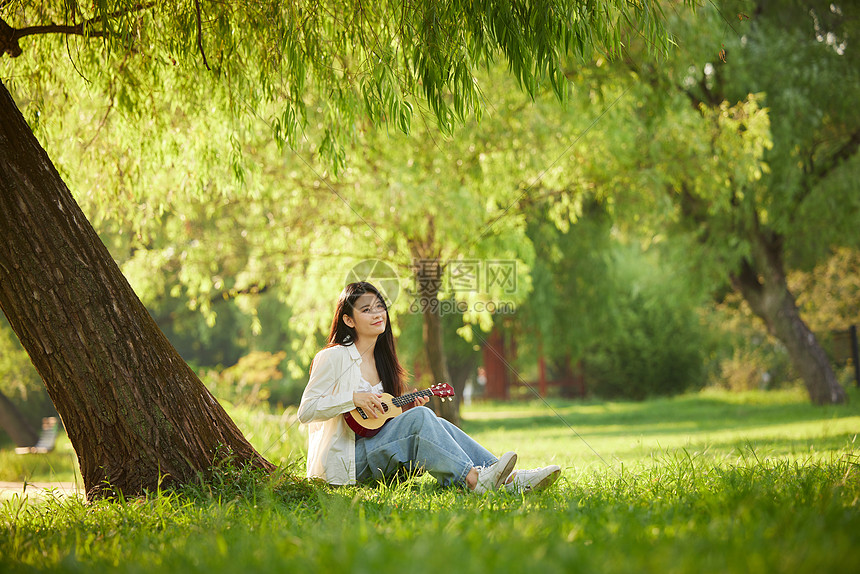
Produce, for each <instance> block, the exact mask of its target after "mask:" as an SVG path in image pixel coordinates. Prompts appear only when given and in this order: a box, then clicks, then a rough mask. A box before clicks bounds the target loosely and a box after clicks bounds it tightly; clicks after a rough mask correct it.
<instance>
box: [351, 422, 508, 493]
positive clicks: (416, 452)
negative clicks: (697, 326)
mask: <svg viewBox="0 0 860 574" xmlns="http://www.w3.org/2000/svg"><path fill="white" fill-rule="evenodd" d="M497 460H498V459H497V458H496V457H495V456H493V455H492V454H491V453H490V452H489V451H488V450H487V449H485V448H484V447H482V446H481V445H480V444H478V443H477V442H475V441H474V440H473V439H472V438H471V437H469V435H467V434H466V433H464V432H463V431H461V430H460V429H459V428H457V427H456V426H455V425H453V424H451V423H450V422H448V421H446V420H445V419H442V418H439V417H437V416H436V414H435V413H434V412H433V411H431V410H430V409H428V408H427V407H413V408H411V409H409V410H408V411H406V412H404V413H403V414H401V415H400V416H398V417H395V418H393V419H391V420H390V421H388V422H387V423H386V424H385V426H383V427H382V429H381V430H380V431H379V432H378V433H377V434H376V435H375V436H372V437H367V438H356V440H355V477H356V481H357V482H367V481H369V480H371V479H376V480H382V479H385V478H391V477H393V476H395V474H397V471H399V470H400V469H401V468H407V469H412V470H417V469H424V470H426V471H427V472H429V473H430V475H431V476H433V477H434V478H435V479H436V480H438V481H439V484H440V485H441V486H450V485H452V484H459V485H465V483H466V475H467V474H469V471H470V470H472V468H473V467H475V466H489V465H491V464H493V463H494V462H496V461H497Z"/></svg>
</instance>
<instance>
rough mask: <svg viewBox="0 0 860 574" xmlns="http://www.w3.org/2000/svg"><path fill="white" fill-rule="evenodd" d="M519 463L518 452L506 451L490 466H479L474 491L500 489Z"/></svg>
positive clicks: (483, 491)
mask: <svg viewBox="0 0 860 574" xmlns="http://www.w3.org/2000/svg"><path fill="white" fill-rule="evenodd" d="M515 464H517V453H515V452H506V453H505V454H503V455H502V456H500V457H499V460H497V461H496V462H494V463H493V464H491V465H490V466H479V467H477V468H478V481H477V483H475V488H474V491H473V492H474V493H475V494H483V493H485V492H489V491H491V490H498V489H499V487H500V486H501V485H502V483H504V482H505V480H507V478H508V477H509V476H510V475H511V471H512V470H514V465H515Z"/></svg>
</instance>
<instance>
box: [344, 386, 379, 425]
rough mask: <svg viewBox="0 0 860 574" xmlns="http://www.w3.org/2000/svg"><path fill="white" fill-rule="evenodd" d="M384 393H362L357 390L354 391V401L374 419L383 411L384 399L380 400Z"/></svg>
mask: <svg viewBox="0 0 860 574" xmlns="http://www.w3.org/2000/svg"><path fill="white" fill-rule="evenodd" d="M381 397H382V395H377V394H376V393H361V392H359V391H355V392H354V393H352V402H353V404H355V406H356V407H357V408H360V409H361V410H363V411H364V413H365V414H366V415H367V416H369V417H371V418H374V419H378V418H379V415H381V414H382V413H383V410H382V401H381V400H379V399H380V398H381Z"/></svg>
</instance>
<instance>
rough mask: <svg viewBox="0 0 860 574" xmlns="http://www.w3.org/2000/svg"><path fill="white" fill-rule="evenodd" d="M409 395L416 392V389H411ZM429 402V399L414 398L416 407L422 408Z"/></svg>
mask: <svg viewBox="0 0 860 574" xmlns="http://www.w3.org/2000/svg"><path fill="white" fill-rule="evenodd" d="M409 392H410V393H415V392H418V389H415V388H413V389H412V390H411V391H409ZM429 402H430V397H415V401H414V405H415V406H416V407H423V406H424V405H426V404H427V403H429Z"/></svg>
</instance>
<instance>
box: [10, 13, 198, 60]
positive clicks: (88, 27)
mask: <svg viewBox="0 0 860 574" xmlns="http://www.w3.org/2000/svg"><path fill="white" fill-rule="evenodd" d="M154 6H155V2H154V1H153V2H146V3H143V4H137V5H135V6H132V7H131V8H129V9H128V10H117V11H116V12H112V13H110V14H106V15H104V16H96V17H94V18H90V19H89V20H84V21H83V22H79V23H77V24H55V23H50V24H42V25H39V26H27V27H25V28H13V27H11V26H10V25H9V24H8V23H6V21H5V20H3V19H2V18H0V56H2V55H3V54H8V55H9V57H10V58H17V57H18V56H20V55H21V53H22V50H21V46H20V44H19V42H18V41H19V40H20V39H21V38H26V37H27V36H37V35H44V34H63V35H66V36H83V37H85V38H104V37H105V36H107V34H106V33H105V32H104V30H100V29H98V28H96V26H97V25H98V24H99V23H101V22H102V21H104V20H106V19H113V18H119V17H120V16H126V15H128V14H135V13H137V12H143V11H145V10H149V9H150V8H152V7H154ZM198 25H199V24H198Z"/></svg>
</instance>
